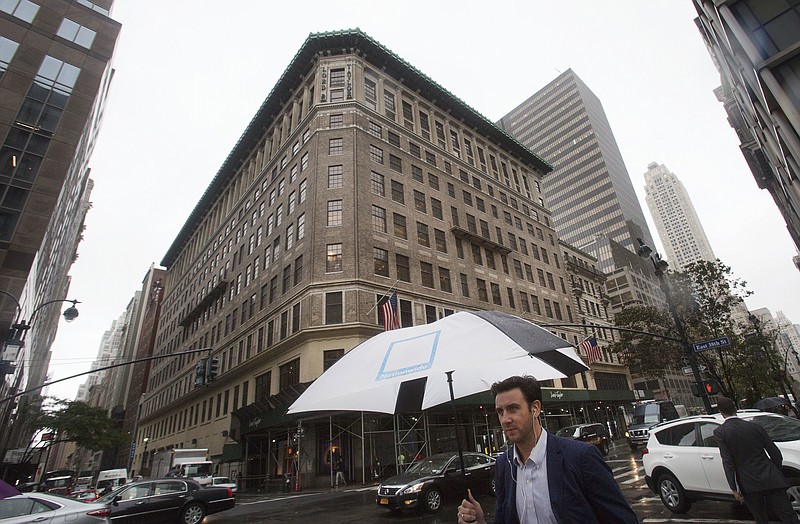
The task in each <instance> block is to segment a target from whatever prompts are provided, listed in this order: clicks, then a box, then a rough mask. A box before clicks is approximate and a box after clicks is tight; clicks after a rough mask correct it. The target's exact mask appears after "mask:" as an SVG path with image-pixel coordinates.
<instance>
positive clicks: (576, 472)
mask: <svg viewBox="0 0 800 524" xmlns="http://www.w3.org/2000/svg"><path fill="white" fill-rule="evenodd" d="M516 476H517V465H516V464H514V448H513V446H512V447H509V449H508V451H506V452H505V453H504V454H502V455H500V456H499V457H497V466H496V467H495V479H496V488H497V507H496V508H495V510H496V514H495V519H494V522H495V524H519V518H518V516H517V486H516V483H515V481H514V479H515V478H516ZM547 485H548V487H549V490H550V504H551V505H552V507H553V514H555V516H556V520H557V521H558V522H559V523H560V524H572V523H576V522H577V523H580V524H593V523H597V524H608V523H611V522H614V523H625V524H638V523H639V519H638V518H637V517H636V515H635V514H634V513H633V510H632V509H631V507H630V505H629V504H628V502H627V501H626V500H625V497H624V496H623V495H622V491H621V490H620V489H619V485H618V484H617V481H616V480H614V476H613V475H612V474H611V468H609V467H608V464H606V462H605V460H603V456H602V455H601V454H600V451H599V450H598V449H597V448H596V447H595V446H592V445H590V444H586V443H585V442H579V441H576V440H570V439H565V438H562V437H557V436H555V435H553V434H551V433H548V434H547Z"/></svg>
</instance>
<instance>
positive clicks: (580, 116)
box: [499, 69, 653, 272]
mask: <svg viewBox="0 0 800 524" xmlns="http://www.w3.org/2000/svg"><path fill="white" fill-rule="evenodd" d="M499 125H500V127H502V128H503V129H505V130H506V131H507V132H509V133H510V134H511V135H513V136H514V137H515V138H516V139H517V140H519V141H520V142H522V143H523V144H524V145H525V146H526V147H528V148H530V149H531V151H535V152H536V153H537V154H539V155H541V156H542V157H544V159H545V160H547V161H548V162H550V163H551V164H552V165H553V167H554V170H553V172H552V173H550V174H548V175H547V176H545V177H544V178H543V180H542V190H543V191H542V192H543V193H544V199H545V203H546V205H547V207H548V208H550V210H551V212H552V213H553V222H554V223H555V227H556V232H557V233H558V236H559V238H560V239H561V240H563V241H565V242H567V243H569V244H571V245H573V246H576V247H578V248H579V249H582V250H584V251H587V252H589V253H591V254H593V255H594V256H596V257H597V259H598V266H599V267H600V269H602V270H603V271H606V272H608V271H610V270H612V269H614V267H615V266H616V265H615V264H614V260H613V258H612V256H611V250H602V249H597V248H596V247H595V242H596V238H597V236H598V235H600V236H604V237H607V238H609V239H611V240H613V241H614V242H616V243H618V244H621V245H622V246H624V247H626V248H627V249H629V250H631V251H633V252H636V250H637V248H638V243H637V242H636V239H637V238H642V239H644V241H645V242H646V243H648V244H649V245H650V246H652V245H653V239H652V237H651V235H650V231H649V230H648V229H647V224H646V222H645V218H644V213H643V212H642V208H641V206H640V205H639V200H638V199H637V198H636V192H635V190H634V188H633V183H632V182H631V178H630V176H629V175H628V171H627V169H625V163H624V162H623V161H622V155H621V154H620V152H619V147H617V142H616V140H615V139H614V134H613V132H612V131H611V125H610V124H609V122H608V119H607V118H606V115H605V112H604V111H603V106H602V104H601V103H600V99H598V98H597V96H596V95H595V94H594V93H593V92H592V91H591V90H590V89H589V88H588V87H587V86H586V84H584V83H583V81H582V80H581V79H580V78H579V77H578V75H576V74H575V73H574V72H573V71H572V70H571V69H568V70H567V71H565V72H564V73H562V74H561V75H559V76H558V77H557V78H556V79H555V80H553V81H552V82H550V83H549V84H547V85H546V86H545V87H544V88H542V89H540V90H539V91H538V92H536V93H535V94H534V95H533V96H531V97H530V98H529V99H527V100H526V101H524V102H523V103H522V104H520V105H519V106H517V107H516V108H515V109H513V110H511V112H509V113H508V114H507V115H506V116H504V117H503V118H501V119H500V122H499Z"/></svg>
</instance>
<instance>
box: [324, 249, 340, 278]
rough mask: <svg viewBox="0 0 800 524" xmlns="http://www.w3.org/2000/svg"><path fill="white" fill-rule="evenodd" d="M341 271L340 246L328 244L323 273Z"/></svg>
mask: <svg viewBox="0 0 800 524" xmlns="http://www.w3.org/2000/svg"><path fill="white" fill-rule="evenodd" d="M338 271H342V244H328V246H327V255H326V259H325V272H326V273H335V272H338Z"/></svg>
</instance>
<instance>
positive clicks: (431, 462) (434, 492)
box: [375, 452, 495, 511]
mask: <svg viewBox="0 0 800 524" xmlns="http://www.w3.org/2000/svg"><path fill="white" fill-rule="evenodd" d="M463 456H464V467H465V474H466V478H467V484H468V486H469V487H470V489H472V492H473V494H475V495H476V496H477V495H479V494H482V493H492V494H494V464H495V459H493V458H492V457H490V456H489V455H484V454H483V453H464V454H463ZM462 490H463V483H462V482H461V465H460V463H459V459H458V453H452V452H451V453H439V454H438V455H431V456H430V457H426V458H424V459H422V460H420V461H419V462H415V463H414V464H412V465H411V467H410V468H408V470H407V471H406V472H405V473H401V474H400V475H395V476H394V477H391V478H388V479H386V480H385V481H384V482H383V483H382V484H381V485H380V487H379V488H378V493H377V496H376V500H375V502H376V503H377V504H378V506H380V507H382V508H388V509H391V510H395V511H399V510H405V509H425V510H428V511H438V510H439V508H440V507H441V506H442V502H443V500H444V499H445V498H452V499H453V500H457V499H459V497H462V496H463V493H462Z"/></svg>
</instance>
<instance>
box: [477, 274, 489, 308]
mask: <svg viewBox="0 0 800 524" xmlns="http://www.w3.org/2000/svg"><path fill="white" fill-rule="evenodd" d="M475 282H476V283H477V285H478V300H480V301H481V302H489V294H488V293H487V291H486V281H485V280H483V279H481V278H477V279H475Z"/></svg>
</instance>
